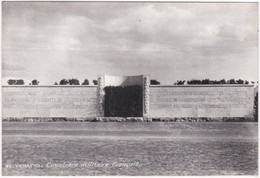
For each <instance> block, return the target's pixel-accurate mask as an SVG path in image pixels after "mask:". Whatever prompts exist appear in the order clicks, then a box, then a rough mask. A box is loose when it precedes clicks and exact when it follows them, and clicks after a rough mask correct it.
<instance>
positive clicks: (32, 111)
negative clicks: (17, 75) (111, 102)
mask: <svg viewBox="0 0 260 178" xmlns="http://www.w3.org/2000/svg"><path fill="white" fill-rule="evenodd" d="M2 96H3V98H2V104H3V117H4V118H5V117H96V116H102V115H101V114H100V111H99V105H98V102H97V101H98V93H97V87H96V86H3V87H2Z"/></svg>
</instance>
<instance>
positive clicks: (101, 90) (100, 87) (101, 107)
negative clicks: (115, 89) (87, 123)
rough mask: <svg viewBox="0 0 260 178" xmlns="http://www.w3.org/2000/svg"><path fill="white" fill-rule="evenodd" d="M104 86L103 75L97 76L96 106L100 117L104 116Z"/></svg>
mask: <svg viewBox="0 0 260 178" xmlns="http://www.w3.org/2000/svg"><path fill="white" fill-rule="evenodd" d="M104 87H105V80H104V76H98V93H97V95H98V108H99V115H100V116H101V117H104V116H105V112H104V110H105V108H104V105H105V103H104V101H105V91H104Z"/></svg>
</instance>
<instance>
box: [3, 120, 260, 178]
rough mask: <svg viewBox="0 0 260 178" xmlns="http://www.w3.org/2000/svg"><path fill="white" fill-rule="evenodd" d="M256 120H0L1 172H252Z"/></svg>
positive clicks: (150, 173) (47, 173) (51, 173)
mask: <svg viewBox="0 0 260 178" xmlns="http://www.w3.org/2000/svg"><path fill="white" fill-rule="evenodd" d="M257 167H258V165H257V123H245V122H243V123H239V122H233V123H227V122H226V123H223V122H222V123H221V122H218V123H214V122H210V123H176V122H169V123H162V122H157V123H154V122H152V123H134V122H132V123H131V122H128V123H127V122H125V123H79V122H77V123H75V122H70V123H67V122H55V123H54V122H49V123H46V122H45V123H22V122H13V123H7V122H4V123H3V175H256V174H258V171H257Z"/></svg>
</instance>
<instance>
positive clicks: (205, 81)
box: [150, 79, 255, 85]
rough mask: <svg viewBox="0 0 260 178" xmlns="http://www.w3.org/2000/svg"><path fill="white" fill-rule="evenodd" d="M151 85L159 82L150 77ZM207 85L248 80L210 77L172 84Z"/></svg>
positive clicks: (246, 82)
mask: <svg viewBox="0 0 260 178" xmlns="http://www.w3.org/2000/svg"><path fill="white" fill-rule="evenodd" d="M254 83H255V82H253V81H251V84H254ZM150 84H151V85H160V82H159V81H157V80H156V79H152V80H151V82H150ZM185 84H187V85H208V84H249V81H247V80H242V79H238V80H235V79H230V80H225V79H222V80H210V79H203V80H196V79H193V80H188V81H186V80H177V82H175V83H174V84H173V85H185Z"/></svg>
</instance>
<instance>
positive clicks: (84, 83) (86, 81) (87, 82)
mask: <svg viewBox="0 0 260 178" xmlns="http://www.w3.org/2000/svg"><path fill="white" fill-rule="evenodd" d="M81 85H89V81H88V79H85V80H84V82H83V83H82V84H81Z"/></svg>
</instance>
